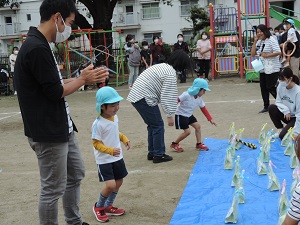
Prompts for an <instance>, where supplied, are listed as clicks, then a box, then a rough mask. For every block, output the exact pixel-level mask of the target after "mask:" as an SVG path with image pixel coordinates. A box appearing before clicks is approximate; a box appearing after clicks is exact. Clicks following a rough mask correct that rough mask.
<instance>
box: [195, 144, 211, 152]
mask: <svg viewBox="0 0 300 225" xmlns="http://www.w3.org/2000/svg"><path fill="white" fill-rule="evenodd" d="M196 149H197V150H202V151H207V150H208V147H207V146H206V145H204V144H202V143H199V144H196Z"/></svg>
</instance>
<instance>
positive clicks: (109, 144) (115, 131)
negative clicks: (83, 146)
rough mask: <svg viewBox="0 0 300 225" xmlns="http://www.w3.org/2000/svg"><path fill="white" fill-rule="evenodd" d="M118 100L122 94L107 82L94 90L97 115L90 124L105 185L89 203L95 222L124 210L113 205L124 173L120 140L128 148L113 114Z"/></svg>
mask: <svg viewBox="0 0 300 225" xmlns="http://www.w3.org/2000/svg"><path fill="white" fill-rule="evenodd" d="M121 100H123V98H122V97H121V96H120V95H119V94H118V93H117V91H116V90H115V89H113V88H111V87H108V86H105V87H102V88H101V89H99V90H98V91H97V94H96V102H97V103H96V110H97V111H98V113H99V116H98V118H97V119H96V120H95V121H94V123H93V126H92V140H93V146H94V155H95V159H96V164H97V168H98V176H99V181H100V182H105V187H104V188H103V189H102V191H101V192H100V197H99V199H98V201H97V202H96V203H95V204H94V207H93V212H94V214H95V217H96V220H97V221H99V222H107V221H109V217H108V216H110V215H111V216H120V215H123V214H124V213H125V210H124V209H121V208H116V207H114V206H113V203H114V200H115V198H116V196H117V194H118V191H119V188H120V187H121V185H122V183H123V178H124V177H126V175H127V174H128V172H127V170H126V167H125V163H124V160H123V154H122V148H121V142H123V143H124V145H125V146H126V147H127V150H129V149H130V142H129V140H128V138H127V137H126V136H125V135H124V134H122V133H121V132H119V126H118V116H117V115H116V114H117V112H118V110H119V102H120V101H121ZM120 141H121V142H120Z"/></svg>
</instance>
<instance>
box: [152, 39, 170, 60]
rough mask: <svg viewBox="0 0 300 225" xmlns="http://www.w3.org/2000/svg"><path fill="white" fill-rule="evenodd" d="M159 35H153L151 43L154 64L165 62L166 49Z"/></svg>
mask: <svg viewBox="0 0 300 225" xmlns="http://www.w3.org/2000/svg"><path fill="white" fill-rule="evenodd" d="M159 40H160V38H159V37H158V36H156V35H155V36H153V43H152V44H150V50H151V52H152V58H153V63H152V64H153V65H155V64H158V63H163V62H164V61H165V60H166V59H165V50H164V46H163V45H162V43H161V41H159Z"/></svg>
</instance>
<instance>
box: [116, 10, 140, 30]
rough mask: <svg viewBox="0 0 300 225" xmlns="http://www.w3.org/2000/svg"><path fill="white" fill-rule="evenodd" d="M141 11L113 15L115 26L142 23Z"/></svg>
mask: <svg viewBox="0 0 300 225" xmlns="http://www.w3.org/2000/svg"><path fill="white" fill-rule="evenodd" d="M139 18H140V17H139V13H138V12H132V13H118V14H114V15H113V25H114V27H119V26H134V25H140V21H139Z"/></svg>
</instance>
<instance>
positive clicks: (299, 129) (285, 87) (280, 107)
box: [268, 67, 300, 139]
mask: <svg viewBox="0 0 300 225" xmlns="http://www.w3.org/2000/svg"><path fill="white" fill-rule="evenodd" d="M298 85H299V78H298V77H297V76H296V75H294V74H293V71H292V70H291V69H290V68H288V67H287V68H284V69H283V70H282V71H281V72H280V74H279V84H278V87H277V97H276V101H275V104H271V105H270V106H269V109H268V111H269V115H270V118H271V120H272V121H273V124H274V126H275V127H276V128H277V129H278V131H277V132H276V133H275V136H274V137H275V138H277V137H279V138H280V139H282V138H283V137H284V135H285V134H286V133H287V131H288V130H289V129H290V127H294V129H293V133H294V136H297V135H298V134H300V87H299V86H298ZM282 122H283V123H284V124H286V125H285V126H284V125H283V124H282Z"/></svg>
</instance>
